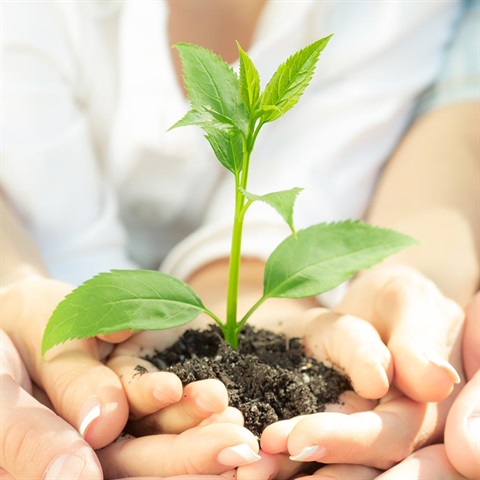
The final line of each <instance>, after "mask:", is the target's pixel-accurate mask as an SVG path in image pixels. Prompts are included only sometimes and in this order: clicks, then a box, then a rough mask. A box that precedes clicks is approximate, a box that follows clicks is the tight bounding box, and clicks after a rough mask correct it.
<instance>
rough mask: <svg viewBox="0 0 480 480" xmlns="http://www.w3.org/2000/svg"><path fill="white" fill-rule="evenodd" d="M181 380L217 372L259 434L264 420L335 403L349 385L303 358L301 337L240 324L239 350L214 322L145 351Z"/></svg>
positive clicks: (248, 424)
mask: <svg viewBox="0 0 480 480" xmlns="http://www.w3.org/2000/svg"><path fill="white" fill-rule="evenodd" d="M146 359H147V360H149V361H150V362H151V363H153V364H154V365H155V366H156V367H157V368H159V369H160V370H168V371H171V372H173V373H175V374H176V375H178V377H180V379H181V380H182V382H183V383H184V384H187V383H190V382H193V381H196V380H204V379H207V378H216V379H219V380H221V381H222V382H223V383H224V384H225V386H226V387H227V390H228V394H229V404H230V405H231V406H233V407H236V408H238V409H239V410H240V411H241V412H242V413H243V415H244V417H245V426H246V427H247V428H248V429H249V430H250V431H251V432H252V433H254V434H255V435H256V436H257V437H260V435H261V432H262V431H263V430H264V429H265V427H266V426H267V425H270V424H271V423H274V422H276V421H278V420H285V419H288V418H292V417H294V416H297V415H304V414H310V413H315V412H322V411H324V410H325V406H326V405H327V404H331V403H338V402H339V396H340V394H341V393H342V392H344V391H345V390H350V389H351V385H350V382H349V381H348V379H347V378H345V377H344V376H342V375H341V374H340V373H338V372H337V371H336V370H334V369H333V368H330V367H328V366H326V365H324V364H322V363H319V362H317V361H316V360H315V359H313V358H307V357H306V356H305V355H304V353H303V347H302V343H301V341H300V339H298V338H290V339H286V338H285V337H284V336H281V335H277V334H275V333H273V332H270V331H268V330H256V329H254V328H252V327H250V326H246V327H244V329H243V331H242V333H241V334H240V338H239V350H238V351H236V350H233V349H232V348H231V347H230V345H228V344H227V343H226V342H225V341H224V340H223V337H222V334H221V331H220V329H219V328H218V327H216V326H211V327H210V328H209V329H208V330H205V331H198V330H188V331H186V332H185V334H184V335H183V336H182V337H180V339H179V340H178V341H177V342H176V343H175V344H174V345H172V346H171V347H170V348H168V349H166V350H164V351H162V352H158V351H157V352H156V354H155V355H154V356H153V357H146Z"/></svg>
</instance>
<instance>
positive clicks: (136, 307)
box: [42, 36, 415, 353]
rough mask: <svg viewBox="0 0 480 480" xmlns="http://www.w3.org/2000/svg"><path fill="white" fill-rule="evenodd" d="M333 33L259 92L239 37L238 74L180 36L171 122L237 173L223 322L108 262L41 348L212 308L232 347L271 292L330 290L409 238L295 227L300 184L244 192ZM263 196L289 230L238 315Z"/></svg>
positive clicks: (155, 278)
mask: <svg viewBox="0 0 480 480" xmlns="http://www.w3.org/2000/svg"><path fill="white" fill-rule="evenodd" d="M329 40H330V36H329V37H325V38H322V39H320V40H318V41H316V42H314V43H312V44H311V45H309V46H307V47H305V48H304V49H302V50H300V51H299V52H297V53H296V54H294V55H292V56H291V57H290V58H288V60H287V61H286V62H285V63H283V64H282V65H281V66H280V67H279V68H278V70H277V71H276V73H275V74H274V75H273V77H272V79H271V80H270V82H269V83H268V84H267V86H266V87H265V89H264V91H263V92H261V88H260V78H259V74H258V71H257V69H256V67H255V66H254V64H253V62H252V61H251V59H250V58H249V57H248V55H247V54H246V53H245V52H244V51H243V50H242V48H241V47H240V45H238V51H239V58H240V75H239V76H238V75H237V74H236V73H235V72H234V71H233V70H232V69H231V68H230V67H229V65H228V64H226V63H225V62H224V61H223V60H222V59H221V58H220V57H218V56H217V55H215V54H214V53H213V52H211V51H208V50H205V49H203V48H201V47H198V46H195V45H189V44H184V43H180V44H178V45H176V48H177V49H178V51H179V54H180V57H181V60H182V66H183V72H184V80H185V87H186V89H187V92H188V96H189V99H190V102H191V107H192V109H191V110H190V111H189V112H188V113H187V114H186V115H185V116H184V117H183V118H182V119H181V120H180V121H179V122H177V123H176V124H175V125H174V126H173V127H172V128H177V127H180V126H186V125H197V126H200V127H201V128H202V129H203V130H204V131H205V133H206V139H207V140H208V142H209V143H210V145H211V147H212V149H213V151H214V153H215V155H216V157H217V158H218V160H219V161H220V162H221V164H222V165H223V166H224V167H225V168H227V169H228V170H229V171H230V172H231V173H232V174H233V175H234V177H235V191H234V195H235V213H234V219H233V231H232V243H231V254H230V267H229V278H228V293H227V312H226V319H225V321H223V320H221V319H220V317H218V316H217V315H216V314H215V313H214V312H212V311H210V310H209V309H208V308H206V307H205V306H204V305H203V303H202V301H201V300H200V298H199V297H198V296H197V295H196V294H195V292H194V291H193V290H192V289H191V288H190V287H189V286H188V285H187V284H186V283H184V282H182V281H180V280H178V279H176V278H174V277H171V276H169V275H166V274H164V273H161V272H158V271H149V270H132V271H130V270H128V271H127V270H121V271H119V270H112V271H111V272H109V273H101V274H99V275H97V276H95V277H93V278H92V279H90V280H88V281H87V282H85V283H84V284H83V285H82V286H80V287H78V288H77V289H75V290H74V291H73V292H72V293H70V294H69V295H68V296H67V297H66V298H65V299H64V300H63V301H62V302H61V303H60V304H59V305H58V306H57V308H56V310H55V311H54V313H53V315H52V317H51V318H50V321H49V323H48V325H47V327H46V330H45V332H44V337H43V344H42V351H43V352H44V353H45V352H46V351H47V350H48V349H49V348H51V347H52V346H54V345H56V344H58V343H61V342H64V341H66V340H69V339H73V338H84V337H91V336H94V335H97V334H100V333H102V334H108V333H112V332H116V331H119V330H124V329H131V330H152V329H167V328H171V327H175V326H178V325H182V324H185V323H188V322H190V321H191V320H193V319H194V318H195V317H196V316H198V315H199V314H200V313H202V312H204V313H206V314H207V315H209V316H210V317H211V318H212V319H213V320H214V321H215V322H216V323H217V324H218V325H219V326H220V328H221V330H222V331H223V334H224V337H225V339H226V340H227V341H228V342H229V343H230V344H231V345H232V346H233V347H234V348H236V347H237V344H238V334H239V332H240V330H241V328H242V327H243V326H244V325H245V323H246V322H247V320H248V318H249V317H250V315H251V314H252V313H253V312H254V311H255V310H256V309H257V308H258V307H259V306H260V305H261V304H262V303H263V302H265V301H266V300H267V299H269V298H272V297H277V298H278V297H288V298H301V297H308V296H312V295H317V294H319V293H322V292H325V291H327V290H330V289H331V288H333V287H335V286H337V285H339V284H340V283H342V282H343V281H345V280H347V279H348V278H350V277H351V276H352V275H353V274H354V273H355V272H357V271H358V270H362V269H366V268H369V267H371V266H372V265H374V264H375V263H378V262H379V261H381V260H383V259H384V258H385V257H387V256H389V255H391V254H393V253H395V252H397V251H399V250H400V249H402V248H406V247H409V246H412V245H414V244H415V242H414V241H413V240H412V239H411V238H409V237H407V236H405V235H403V234H400V233H397V232H394V231H392V230H386V229H381V228H378V227H373V226H370V225H367V224H365V223H362V222H360V221H343V222H338V223H330V224H325V223H322V224H319V225H315V226H312V227H309V228H306V229H304V230H300V231H298V232H296V231H295V228H294V225H293V207H294V202H295V199H296V197H297V195H298V193H299V192H300V191H301V190H302V189H301V188H292V189H290V190H285V191H280V192H273V193H268V194H265V195H256V194H253V193H250V192H248V190H247V184H248V173H249V165H250V158H251V154H252V151H253V148H254V145H255V141H256V139H257V136H258V134H259V132H260V130H261V128H262V127H263V125H265V124H266V123H269V122H273V121H275V120H277V119H279V118H280V117H281V116H282V115H284V114H285V113H286V112H287V111H288V110H290V109H291V108H292V107H293V106H294V105H295V104H296V103H297V101H298V100H299V98H300V97H301V95H302V94H303V92H304V90H305V88H306V87H307V86H308V84H309V82H310V80H311V78H312V76H313V73H314V70H315V66H316V63H317V61H318V58H319V56H320V53H321V51H322V50H323V49H324V48H325V46H326V45H327V43H328V41H329ZM256 201H261V202H265V203H267V204H268V205H270V206H271V207H273V208H274V209H275V210H276V211H277V212H278V213H279V214H280V215H281V216H282V217H283V218H284V219H285V221H286V222H287V224H288V225H289V227H290V229H291V231H292V234H291V235H290V236H289V237H287V238H286V239H285V240H284V241H283V242H282V243H281V244H280V245H279V246H278V247H277V248H276V249H275V250H274V252H273V253H272V255H271V256H270V258H269V259H268V261H267V263H266V266H265V276H264V291H263V295H262V296H261V298H259V299H258V301H257V302H256V303H255V305H253V306H252V308H251V309H250V310H249V311H248V312H247V314H246V315H245V316H244V317H243V318H241V319H238V318H237V298H238V284H239V273H240V259H241V242H242V228H243V222H244V218H245V214H246V213H247V210H248V209H249V207H250V205H251V204H252V203H253V202H256Z"/></svg>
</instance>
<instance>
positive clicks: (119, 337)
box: [97, 330, 133, 343]
mask: <svg viewBox="0 0 480 480" xmlns="http://www.w3.org/2000/svg"><path fill="white" fill-rule="evenodd" d="M132 335H133V332H132V331H131V330H123V331H121V332H115V333H109V334H107V335H103V334H99V335H97V338H98V339H100V340H103V341H104V342H108V343H122V342H124V341H125V340H128V339H129V338H130V337H131V336H132Z"/></svg>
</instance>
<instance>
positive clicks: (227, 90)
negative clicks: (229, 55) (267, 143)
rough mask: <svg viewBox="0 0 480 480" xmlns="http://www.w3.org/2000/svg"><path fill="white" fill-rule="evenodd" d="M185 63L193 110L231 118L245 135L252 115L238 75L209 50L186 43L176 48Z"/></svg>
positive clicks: (183, 66)
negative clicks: (244, 102)
mask: <svg viewBox="0 0 480 480" xmlns="http://www.w3.org/2000/svg"><path fill="white" fill-rule="evenodd" d="M175 47H176V48H177V50H178V52H179V54H180V59H181V61H182V69H183V78H184V80H185V88H186V90H187V93H188V98H189V99H190V103H191V105H192V108H193V109H194V110H197V111H202V110H208V111H210V112H212V113H213V112H216V113H218V114H219V115H222V116H223V117H226V118H229V119H230V120H231V122H232V123H233V124H234V125H236V126H237V128H238V130H240V131H242V132H244V133H245V134H246V132H247V128H248V121H249V116H248V113H247V111H246V109H245V105H244V104H243V101H242V98H241V96H240V85H239V80H238V76H237V74H236V73H235V72H234V71H233V70H232V69H231V68H230V66H229V65H228V63H226V62H224V61H223V60H222V59H221V58H220V57H219V56H218V55H216V54H215V53H213V52H212V51H210V50H207V49H205V48H202V47H199V46H197V45H191V44H186V43H178V44H177V45H175Z"/></svg>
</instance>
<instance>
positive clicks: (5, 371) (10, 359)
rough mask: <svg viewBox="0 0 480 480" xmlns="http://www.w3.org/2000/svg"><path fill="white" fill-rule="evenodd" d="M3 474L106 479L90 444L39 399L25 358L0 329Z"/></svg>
mask: <svg viewBox="0 0 480 480" xmlns="http://www.w3.org/2000/svg"><path fill="white" fill-rule="evenodd" d="M0 391H1V392H2V393H1V394H2V401H1V402H0V425H1V428H0V478H2V479H5V480H7V479H8V480H13V479H15V478H42V479H45V480H55V479H65V478H68V479H72V480H73V479H76V478H79V479H80V478H81V479H85V480H87V479H91V480H101V479H103V475H102V470H101V468H100V465H99V463H98V460H97V458H96V456H95V453H94V452H93V450H92V448H91V447H90V446H89V445H88V443H87V442H86V441H85V440H84V439H83V438H82V437H81V436H80V435H79V433H78V432H77V431H75V430H74V429H73V427H71V426H70V425H69V424H68V423H67V422H65V421H64V420H62V419H61V418H60V417H58V416H57V415H55V413H53V411H52V410H50V409H49V408H47V407H46V406H44V405H43V404H42V403H40V402H39V401H37V400H36V399H35V398H34V397H33V395H32V384H31V382H30V377H29V375H28V373H27V371H26V369H25V367H24V365H23V362H22V360H21V358H20V356H19V354H18V352H17V350H16V348H15V346H14V345H13V343H12V341H11V340H10V338H9V337H8V335H7V334H6V333H5V332H4V331H3V330H0Z"/></svg>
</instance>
